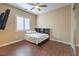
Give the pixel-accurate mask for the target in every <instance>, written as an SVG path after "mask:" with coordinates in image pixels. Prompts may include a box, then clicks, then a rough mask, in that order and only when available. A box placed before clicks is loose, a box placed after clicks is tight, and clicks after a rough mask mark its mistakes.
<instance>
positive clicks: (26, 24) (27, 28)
mask: <svg viewBox="0 0 79 59" xmlns="http://www.w3.org/2000/svg"><path fill="white" fill-rule="evenodd" d="M29 29H30V19H29V18H25V30H29Z"/></svg>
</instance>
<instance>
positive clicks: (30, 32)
mask: <svg viewBox="0 0 79 59" xmlns="http://www.w3.org/2000/svg"><path fill="white" fill-rule="evenodd" d="M26 33H27V34H33V33H36V31H27V32H26Z"/></svg>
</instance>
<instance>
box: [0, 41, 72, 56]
mask: <svg viewBox="0 0 79 59" xmlns="http://www.w3.org/2000/svg"><path fill="white" fill-rule="evenodd" d="M72 55H73V54H72V49H71V47H70V46H69V45H66V44H63V43H59V42H55V41H47V42H46V43H44V44H43V45H42V46H37V45H34V44H32V43H29V42H27V41H25V40H23V41H20V42H18V43H15V44H11V45H8V46H5V47H1V48H0V56H72Z"/></svg>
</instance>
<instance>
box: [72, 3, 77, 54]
mask: <svg viewBox="0 0 79 59" xmlns="http://www.w3.org/2000/svg"><path fill="white" fill-rule="evenodd" d="M71 43H72V44H71V46H72V48H73V52H74V55H76V4H72V6H71Z"/></svg>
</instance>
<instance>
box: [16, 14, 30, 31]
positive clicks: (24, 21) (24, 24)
mask: <svg viewBox="0 0 79 59" xmlns="http://www.w3.org/2000/svg"><path fill="white" fill-rule="evenodd" d="M29 29H30V19H29V18H27V17H23V16H18V15H17V16H16V31H25V30H29Z"/></svg>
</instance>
